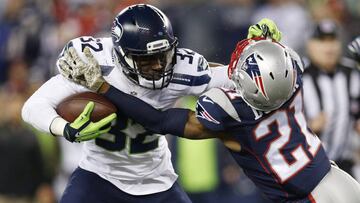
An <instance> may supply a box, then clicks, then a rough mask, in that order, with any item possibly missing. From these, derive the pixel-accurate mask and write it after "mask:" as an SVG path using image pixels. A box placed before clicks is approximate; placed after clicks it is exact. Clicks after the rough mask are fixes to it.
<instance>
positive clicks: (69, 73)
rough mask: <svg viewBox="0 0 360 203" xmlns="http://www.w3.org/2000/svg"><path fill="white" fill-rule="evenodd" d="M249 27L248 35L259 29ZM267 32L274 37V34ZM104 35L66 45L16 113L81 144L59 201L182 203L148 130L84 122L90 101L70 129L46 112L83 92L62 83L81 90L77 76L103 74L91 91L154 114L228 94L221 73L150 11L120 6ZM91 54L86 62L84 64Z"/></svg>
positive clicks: (120, 119) (123, 121)
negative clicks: (208, 94) (187, 98)
mask: <svg viewBox="0 0 360 203" xmlns="http://www.w3.org/2000/svg"><path fill="white" fill-rule="evenodd" d="M272 27H274V26H272ZM252 28H253V33H255V34H256V31H259V28H256V27H252ZM275 28H276V27H275ZM273 32H276V33H277V34H279V32H278V31H277V30H276V29H275V31H273ZM111 34H112V36H111V38H93V37H90V36H84V37H79V38H76V39H73V40H71V41H70V42H69V43H68V44H67V45H66V47H65V48H64V50H63V53H62V54H61V55H60V59H59V60H58V63H57V66H58V68H59V71H60V72H61V74H59V75H57V76H54V77H53V78H51V79H50V80H48V81H47V82H46V83H45V84H43V85H42V86H41V87H40V88H39V89H38V90H37V91H36V92H35V93H34V94H33V95H32V96H31V97H30V98H29V99H28V101H27V102H26V103H25V104H24V107H23V110H22V116H23V119H24V120H25V121H26V122H28V123H30V124H32V125H33V126H35V127H36V128H38V129H41V130H43V131H47V132H51V133H52V134H53V135H58V136H64V137H65V138H66V139H67V140H69V141H70V142H73V141H87V142H85V145H84V149H83V151H84V153H83V158H82V160H81V161H80V164H79V167H78V168H77V169H76V170H75V171H74V173H73V174H72V176H71V178H70V180H69V183H68V186H67V188H66V190H65V192H64V194H63V196H62V199H61V202H66V203H68V202H150V201H151V202H190V200H189V198H188V197H187V195H186V194H185V192H184V191H183V190H182V189H181V188H180V187H179V185H178V183H177V182H176V179H177V175H176V174H175V172H174V169H173V167H172V164H171V161H170V151H169V149H168V147H167V142H166V139H165V137H164V136H161V135H159V134H154V133H152V131H148V130H147V129H145V128H144V127H142V126H141V125H139V124H137V123H136V122H133V121H132V120H130V119H128V117H126V116H125V115H123V114H122V112H120V111H119V112H117V120H116V125H114V126H113V127H112V128H111V129H110V128H109V127H107V126H108V124H109V123H110V122H112V121H113V120H114V119H115V118H116V116H115V115H110V116H108V117H107V118H104V119H103V120H101V121H99V122H98V123H92V122H90V121H89V115H90V114H91V111H92V109H93V107H94V106H93V104H92V103H90V104H89V105H87V107H86V108H85V110H84V112H83V113H82V114H81V115H80V116H79V117H78V119H76V120H75V121H74V122H73V123H69V122H67V121H66V120H64V119H63V118H61V117H60V116H59V115H58V114H57V113H56V111H55V110H54V109H55V107H56V106H57V104H58V103H59V102H60V101H61V100H62V99H64V98H65V97H67V96H69V95H72V94H74V93H78V92H84V91H89V89H87V88H85V87H83V86H81V85H78V84H76V83H73V82H71V81H69V80H68V79H71V80H73V81H75V82H77V83H80V84H82V82H83V79H84V78H87V77H94V76H96V75H103V76H104V77H103V78H101V79H100V80H99V81H93V83H92V87H96V89H98V88H100V85H101V84H102V82H103V81H102V80H105V81H106V82H108V83H109V84H111V85H112V86H113V87H115V88H117V89H119V90H121V91H123V92H126V93H128V94H131V95H134V96H135V97H138V98H140V99H141V100H143V101H145V102H146V103H148V104H150V105H152V106H153V107H155V108H156V109H160V110H166V109H169V108H171V107H172V105H173V104H174V103H175V101H176V100H177V99H178V98H180V97H182V96H184V95H189V94H190V95H200V94H202V93H203V92H205V91H206V90H208V89H210V88H212V87H230V88H231V87H232V83H231V82H230V80H229V79H228V78H227V67H226V66H220V67H217V68H216V69H210V68H209V65H208V62H207V61H206V60H205V59H204V58H203V56H201V55H199V54H198V53H196V52H193V51H191V50H189V49H182V48H177V43H178V41H177V38H176V37H174V35H173V33H172V28H171V24H170V22H169V20H168V18H167V17H166V16H165V15H164V14H163V13H162V12H161V11H160V10H159V9H157V8H155V7H153V6H150V5H144V4H140V5H134V6H130V7H128V8H125V9H124V10H123V11H121V12H120V13H119V14H118V15H117V16H116V17H115V20H114V23H113V27H112V32H111ZM77 53H78V54H79V55H78V54H77ZM91 55H93V56H94V58H92V59H90V58H89V56H91ZM74 59H75V60H74ZM88 59H90V60H93V61H87V60H88ZM94 61H96V63H97V64H99V65H100V67H101V70H98V71H95V72H91V71H90V72H89V71H86V73H83V72H81V71H82V70H85V69H86V70H87V69H88V68H89V67H88V66H89V64H90V65H91V64H93V63H86V62H94ZM104 128H105V129H104ZM99 135H101V136H99Z"/></svg>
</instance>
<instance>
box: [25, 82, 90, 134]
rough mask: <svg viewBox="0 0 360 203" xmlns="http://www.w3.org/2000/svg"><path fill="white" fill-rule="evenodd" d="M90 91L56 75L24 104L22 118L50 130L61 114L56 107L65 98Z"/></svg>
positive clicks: (39, 127)
mask: <svg viewBox="0 0 360 203" xmlns="http://www.w3.org/2000/svg"><path fill="white" fill-rule="evenodd" d="M84 91H88V90H87V89H86V88H84V87H82V86H80V85H77V84H75V83H72V82H70V81H68V80H67V79H65V78H64V77H63V76H61V75H56V76H54V77H52V78H51V79H50V80H48V81H47V82H46V83H44V84H43V85H42V86H41V87H40V88H39V89H38V90H37V91H36V92H35V93H34V94H33V95H32V96H31V97H30V98H29V99H28V100H27V101H26V102H25V104H24V106H23V108H22V118H23V120H24V121H25V122H27V123H29V124H31V125H32V126H34V127H35V128H37V129H38V130H41V131H44V132H50V130H49V127H50V124H51V122H52V121H53V119H54V118H56V117H58V116H59V115H58V114H57V113H56V111H55V108H56V106H57V105H58V104H59V103H60V101H61V100H63V99H64V98H66V97H68V96H70V95H72V94H75V93H78V92H84Z"/></svg>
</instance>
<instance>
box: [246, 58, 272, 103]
mask: <svg viewBox="0 0 360 203" xmlns="http://www.w3.org/2000/svg"><path fill="white" fill-rule="evenodd" d="M255 55H256V53H254V54H251V55H250V56H248V57H247V58H246V60H245V62H244V63H245V64H244V65H243V66H242V69H243V70H244V71H245V72H246V73H247V74H248V75H249V76H250V77H251V79H252V80H253V81H254V82H255V84H256V87H257V89H258V90H259V91H260V92H261V94H262V95H263V96H264V97H265V98H266V99H268V97H267V95H266V92H265V88H264V82H263V80H262V77H261V72H260V69H259V65H258V64H257V61H256V59H255Z"/></svg>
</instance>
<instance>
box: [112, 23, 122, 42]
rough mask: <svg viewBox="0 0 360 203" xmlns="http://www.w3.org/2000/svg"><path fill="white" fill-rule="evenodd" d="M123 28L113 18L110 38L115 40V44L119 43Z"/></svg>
mask: <svg viewBox="0 0 360 203" xmlns="http://www.w3.org/2000/svg"><path fill="white" fill-rule="evenodd" d="M123 30H124V29H123V27H122V25H121V24H120V23H119V21H118V19H117V18H115V20H114V22H113V26H112V28H111V36H112V37H114V38H115V42H119V41H120V39H121V37H122V34H123Z"/></svg>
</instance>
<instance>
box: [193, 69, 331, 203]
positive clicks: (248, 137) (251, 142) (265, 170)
mask: <svg viewBox="0 0 360 203" xmlns="http://www.w3.org/2000/svg"><path fill="white" fill-rule="evenodd" d="M297 72H298V79H297V85H296V92H295V93H294V94H293V96H292V97H291V98H290V99H289V100H288V101H287V102H286V103H285V104H284V105H282V106H281V107H280V108H279V109H277V110H275V111H271V112H261V111H257V110H255V109H253V108H251V107H250V106H248V105H247V104H246V103H245V101H244V100H243V99H242V98H241V97H240V95H238V94H236V92H235V91H232V90H224V89H219V88H214V89H212V90H210V91H208V92H206V93H205V94H204V95H202V96H201V97H200V98H199V100H198V103H197V109H196V116H197V118H198V119H199V121H200V122H201V123H202V124H203V125H204V126H205V127H206V128H208V129H210V130H213V131H225V132H226V133H228V134H229V135H230V136H232V137H233V138H235V139H236V140H237V141H238V142H239V143H240V144H241V149H242V150H241V151H240V152H235V151H231V150H230V152H231V154H232V156H233V157H234V158H235V160H236V161H237V163H238V164H239V166H241V167H242V169H243V170H244V173H245V174H246V175H247V176H248V177H249V178H250V179H251V180H252V181H253V182H254V183H255V184H256V185H257V186H258V187H259V188H260V189H261V190H262V191H263V193H264V194H265V195H266V196H267V197H268V198H269V199H271V200H273V201H274V202H284V201H288V200H300V199H302V198H306V196H307V195H308V194H310V192H311V191H312V190H313V189H314V188H315V187H316V185H318V183H319V182H320V181H321V180H322V178H323V177H324V176H325V175H326V174H327V173H328V171H329V169H330V162H329V159H328V158H327V156H326V154H325V152H324V149H323V147H322V145H321V142H320V140H319V138H318V137H317V136H316V135H315V134H313V133H312V132H311V131H310V130H309V129H308V127H307V125H306V121H305V117H304V114H303V101H302V90H301V86H302V83H301V78H300V74H299V73H300V72H301V71H300V70H298V71H297Z"/></svg>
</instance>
